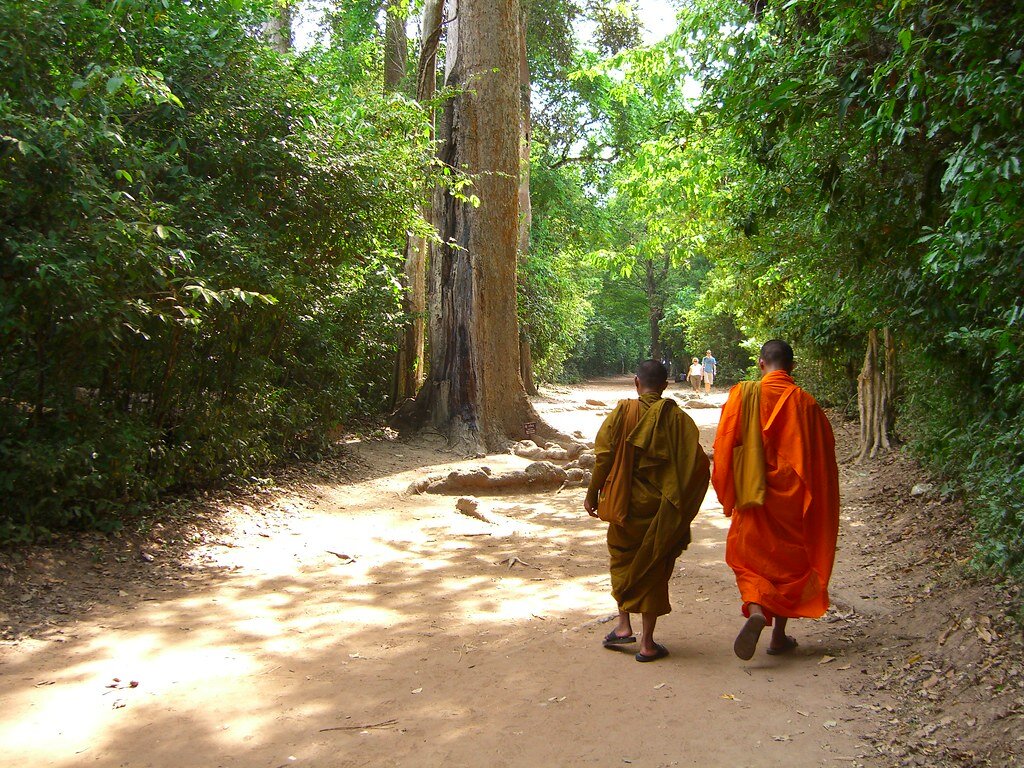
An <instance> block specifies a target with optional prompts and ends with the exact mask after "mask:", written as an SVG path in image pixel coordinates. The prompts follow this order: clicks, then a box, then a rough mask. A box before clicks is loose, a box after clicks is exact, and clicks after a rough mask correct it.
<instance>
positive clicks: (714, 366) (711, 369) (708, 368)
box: [701, 349, 718, 394]
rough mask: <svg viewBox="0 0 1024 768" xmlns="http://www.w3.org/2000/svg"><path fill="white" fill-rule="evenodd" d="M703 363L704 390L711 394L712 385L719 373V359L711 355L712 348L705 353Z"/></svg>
mask: <svg viewBox="0 0 1024 768" xmlns="http://www.w3.org/2000/svg"><path fill="white" fill-rule="evenodd" d="M701 364H702V365H703V366H704V391H705V392H706V393H708V394H710V393H711V385H712V384H714V383H715V376H717V375H718V361H717V360H715V358H714V357H712V356H711V350H710V349H709V350H708V351H707V354H705V355H704V359H703V360H702V361H701Z"/></svg>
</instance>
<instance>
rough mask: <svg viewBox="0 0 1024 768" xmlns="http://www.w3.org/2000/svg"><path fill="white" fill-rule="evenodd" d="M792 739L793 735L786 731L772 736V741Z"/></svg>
mask: <svg viewBox="0 0 1024 768" xmlns="http://www.w3.org/2000/svg"><path fill="white" fill-rule="evenodd" d="M792 740H793V737H792V736H790V735H789V734H788V733H782V734H779V735H778V736H772V741H792Z"/></svg>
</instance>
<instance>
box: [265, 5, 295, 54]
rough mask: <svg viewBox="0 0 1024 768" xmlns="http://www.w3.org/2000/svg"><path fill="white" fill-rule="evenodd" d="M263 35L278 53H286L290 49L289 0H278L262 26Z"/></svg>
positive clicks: (290, 20)
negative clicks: (273, 10)
mask: <svg viewBox="0 0 1024 768" xmlns="http://www.w3.org/2000/svg"><path fill="white" fill-rule="evenodd" d="M263 37H264V39H266V41H267V44H268V45H269V46H270V47H271V48H273V49H274V50H275V51H277V52H278V53H288V52H289V51H290V50H291V49H292V4H291V0H278V4H277V8H276V10H275V12H274V14H273V15H272V16H271V17H270V18H269V19H267V22H266V24H264V26H263Z"/></svg>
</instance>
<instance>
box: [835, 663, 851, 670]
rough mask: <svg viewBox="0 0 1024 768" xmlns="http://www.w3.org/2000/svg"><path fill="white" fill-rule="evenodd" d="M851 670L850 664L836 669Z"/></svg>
mask: <svg viewBox="0 0 1024 768" xmlns="http://www.w3.org/2000/svg"><path fill="white" fill-rule="evenodd" d="M849 668H850V665H849V664H843V666H841V667H836V669H849Z"/></svg>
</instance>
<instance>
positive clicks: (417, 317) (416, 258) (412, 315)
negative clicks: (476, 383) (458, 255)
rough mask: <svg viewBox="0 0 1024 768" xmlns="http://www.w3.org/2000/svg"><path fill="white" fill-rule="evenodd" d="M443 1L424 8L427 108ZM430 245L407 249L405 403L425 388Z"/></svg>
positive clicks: (400, 388) (420, 71)
mask: <svg viewBox="0 0 1024 768" xmlns="http://www.w3.org/2000/svg"><path fill="white" fill-rule="evenodd" d="M443 14H444V2H443V0H427V2H426V5H425V6H424V8H423V29H422V31H421V33H420V34H421V40H420V55H419V62H418V65H417V74H416V98H417V100H418V101H419V102H420V103H423V104H425V103H426V102H428V101H430V100H431V99H433V98H434V94H435V93H436V91H437V49H438V45H439V44H440V41H441V30H442V25H443ZM430 125H431V134H430V138H431V140H433V138H434V131H433V125H434V111H433V110H431V111H430ZM431 211H432V205H431V201H429V200H427V201H425V202H424V203H423V206H422V207H421V209H420V215H422V216H423V218H424V219H426V220H427V221H429V220H430V219H431ZM429 258H430V243H429V242H428V241H427V240H425V239H423V238H422V237H417V236H416V235H409V237H408V238H406V245H405V268H404V285H405V299H404V301H403V309H404V310H405V314H406V316H407V317H408V318H409V320H408V322H407V324H406V326H405V330H404V332H403V334H402V339H401V342H400V344H399V350H398V361H397V371H396V375H395V391H394V398H395V402H396V403H401V402H402V401H403V400H406V399H408V398H410V397H415V396H416V393H417V392H418V391H419V388H420V387H421V386H422V385H423V377H424V371H425V367H426V366H425V353H426V335H427V334H426V315H427V274H426V273H427V262H428V260H429Z"/></svg>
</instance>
